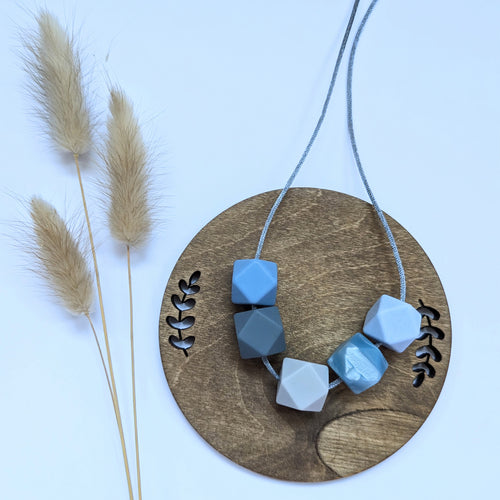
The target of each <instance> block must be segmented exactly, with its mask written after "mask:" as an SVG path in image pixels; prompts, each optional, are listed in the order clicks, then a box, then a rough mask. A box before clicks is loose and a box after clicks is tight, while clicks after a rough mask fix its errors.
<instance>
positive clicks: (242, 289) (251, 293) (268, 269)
mask: <svg viewBox="0 0 500 500" xmlns="http://www.w3.org/2000/svg"><path fill="white" fill-rule="evenodd" d="M277 288H278V266H277V265H276V263H274V262H269V261H267V260H260V259H241V260H236V261H235V262H234V266H233V286H232V292H231V300H232V302H233V304H253V305H256V306H272V305H274V304H275V302H276V291H277Z"/></svg>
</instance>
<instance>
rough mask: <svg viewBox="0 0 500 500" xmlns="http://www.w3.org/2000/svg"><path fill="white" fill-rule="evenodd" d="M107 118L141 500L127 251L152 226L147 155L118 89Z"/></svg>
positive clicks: (111, 213)
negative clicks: (123, 259) (123, 254)
mask: <svg viewBox="0 0 500 500" xmlns="http://www.w3.org/2000/svg"><path fill="white" fill-rule="evenodd" d="M109 111H110V116H109V118H108V122H107V137H106V144H105V151H104V152H103V153H102V156H103V160H104V164H105V171H106V177H107V181H108V184H107V195H108V198H109V206H108V223H109V228H110V231H111V234H112V236H113V237H114V238H115V239H117V240H118V241H120V242H121V243H123V244H124V245H125V246H126V249H127V270H128V288H129V304H130V353H131V369H132V404H133V411H134V434H135V458H136V465H137V483H138V491H139V500H141V499H142V488H141V467H140V458H139V455H140V454H139V433H138V423H137V402H136V383H135V355H134V352H135V347H134V312H133V311H134V307H133V298H132V269H131V264H130V249H131V247H137V246H140V245H143V244H144V243H145V242H146V241H147V239H148V238H149V236H150V234H151V230H152V225H153V218H152V215H151V211H152V209H151V201H150V196H149V191H150V187H151V179H150V177H151V174H150V168H149V159H150V154H149V152H148V148H147V146H146V145H145V143H144V140H143V137H142V133H141V130H140V127H139V123H138V120H137V118H136V116H135V114H134V110H133V107H132V104H131V102H130V101H129V99H128V98H127V96H126V95H125V94H124V92H123V91H122V90H120V89H118V88H113V89H111V92H110V98H109Z"/></svg>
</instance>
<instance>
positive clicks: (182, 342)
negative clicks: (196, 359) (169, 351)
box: [168, 335, 194, 350]
mask: <svg viewBox="0 0 500 500" xmlns="http://www.w3.org/2000/svg"><path fill="white" fill-rule="evenodd" d="M168 341H169V342H170V344H171V345H172V346H174V347H176V348H177V349H182V350H187V349H190V348H191V347H193V344H194V337H193V336H192V335H190V336H189V337H186V338H185V339H181V338H179V337H177V335H170V337H169V338H168Z"/></svg>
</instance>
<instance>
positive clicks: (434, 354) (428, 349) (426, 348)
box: [415, 345, 443, 363]
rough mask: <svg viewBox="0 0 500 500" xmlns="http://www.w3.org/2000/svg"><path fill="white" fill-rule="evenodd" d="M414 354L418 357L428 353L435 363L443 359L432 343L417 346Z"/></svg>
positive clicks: (423, 356)
mask: <svg viewBox="0 0 500 500" xmlns="http://www.w3.org/2000/svg"><path fill="white" fill-rule="evenodd" d="M415 355H416V356H417V358H420V359H422V358H425V356H427V355H429V356H430V357H431V358H432V359H433V360H434V361H435V362H436V363H439V362H440V361H441V360H442V359H443V357H442V356H441V353H440V352H439V351H438V350H437V349H436V348H435V347H434V346H433V345H423V346H422V347H419V348H418V349H417V352H416V353H415Z"/></svg>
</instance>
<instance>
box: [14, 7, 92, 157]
mask: <svg viewBox="0 0 500 500" xmlns="http://www.w3.org/2000/svg"><path fill="white" fill-rule="evenodd" d="M36 21H37V25H38V29H37V30H36V31H35V32H34V33H32V34H23V43H24V47H25V49H26V53H25V55H24V58H23V59H24V67H25V69H26V71H27V73H28V75H29V77H30V82H29V84H28V86H29V90H30V92H31V93H32V94H33V96H34V97H35V99H36V101H37V104H38V109H37V111H38V114H39V115H40V116H41V118H42V119H43V121H44V122H45V123H46V125H47V132H48V135H49V137H50V138H51V139H52V140H53V141H54V142H55V144H56V145H57V146H58V147H59V148H60V149H62V150H63V151H67V152H70V153H72V154H78V155H80V154H83V153H86V152H88V151H89V149H90V147H91V144H92V129H93V120H92V118H91V113H90V105H89V103H88V96H87V94H86V92H85V88H84V84H83V76H82V69H81V62H80V55H79V53H78V50H77V48H76V45H75V40H74V39H73V38H70V36H69V35H68V34H67V33H66V32H65V31H64V29H63V28H62V26H61V25H60V23H59V21H58V20H57V19H56V18H55V17H54V16H53V15H52V14H51V13H50V12H48V11H47V10H44V9H42V10H40V11H39V12H38V14H37V15H36Z"/></svg>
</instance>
